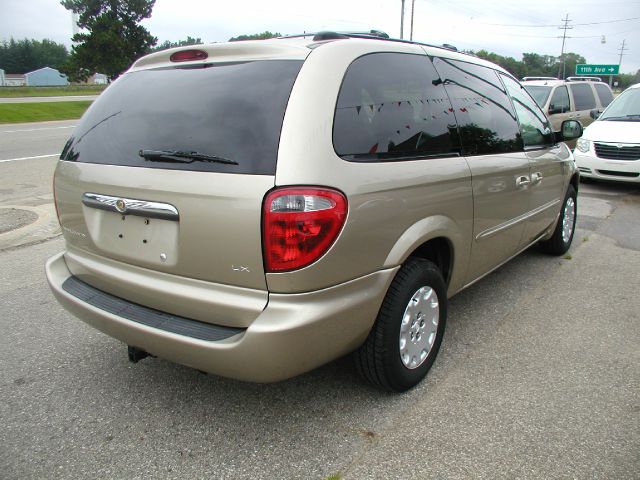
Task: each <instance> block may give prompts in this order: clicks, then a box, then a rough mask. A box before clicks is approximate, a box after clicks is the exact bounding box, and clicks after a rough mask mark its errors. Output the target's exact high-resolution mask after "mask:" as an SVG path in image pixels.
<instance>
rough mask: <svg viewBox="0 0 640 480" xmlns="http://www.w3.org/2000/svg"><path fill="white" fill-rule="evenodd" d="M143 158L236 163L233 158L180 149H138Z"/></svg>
mask: <svg viewBox="0 0 640 480" xmlns="http://www.w3.org/2000/svg"><path fill="white" fill-rule="evenodd" d="M138 155H140V156H141V157H142V158H144V159H145V160H149V161H154V160H160V161H162V160H164V161H169V162H179V163H191V162H194V161H201V162H215V163H225V164H227V165H238V162H236V161H235V160H230V159H228V158H224V157H220V156H218V155H207V154H206V153H198V152H185V151H182V150H177V151H171V150H140V151H139V152H138Z"/></svg>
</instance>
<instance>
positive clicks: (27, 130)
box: [0, 125, 75, 133]
mask: <svg viewBox="0 0 640 480" xmlns="http://www.w3.org/2000/svg"><path fill="white" fill-rule="evenodd" d="M62 128H75V125H69V126H64V127H44V128H26V129H21V130H0V133H18V132H38V131H40V130H60V129H62Z"/></svg>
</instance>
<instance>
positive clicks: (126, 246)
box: [83, 205, 180, 266]
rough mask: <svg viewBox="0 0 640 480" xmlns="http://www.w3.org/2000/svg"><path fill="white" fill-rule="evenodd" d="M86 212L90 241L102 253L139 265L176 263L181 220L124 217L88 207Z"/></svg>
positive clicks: (85, 208) (171, 264) (85, 209)
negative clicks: (141, 263) (140, 263)
mask: <svg viewBox="0 0 640 480" xmlns="http://www.w3.org/2000/svg"><path fill="white" fill-rule="evenodd" d="M83 211H84V217H85V221H86V223H87V230H88V231H89V235H90V236H91V240H92V241H93V243H94V244H95V246H96V248H98V249H99V250H101V251H102V252H104V253H106V254H109V255H112V256H114V257H120V258H122V259H123V260H133V261H135V262H136V263H138V262H143V263H146V264H151V265H165V266H174V265H176V264H177V262H178V233H179V228H180V223H179V221H177V220H164V219H161V218H154V217H145V216H140V215H124V214H121V213H118V212H112V211H107V210H102V209H97V208H91V207H87V206H86V205H83Z"/></svg>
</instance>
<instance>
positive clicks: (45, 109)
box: [0, 101, 92, 123]
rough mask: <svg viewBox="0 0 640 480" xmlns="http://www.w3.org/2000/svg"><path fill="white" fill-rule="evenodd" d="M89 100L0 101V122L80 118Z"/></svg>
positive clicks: (89, 103) (87, 106)
mask: <svg viewBox="0 0 640 480" xmlns="http://www.w3.org/2000/svg"><path fill="white" fill-rule="evenodd" d="M91 103H92V102H90V101H71V102H37V103H0V123H26V122H46V121H50V120H71V119H74V118H80V117H81V116H82V114H83V113H84V112H85V110H86V109H87V108H89V105H91Z"/></svg>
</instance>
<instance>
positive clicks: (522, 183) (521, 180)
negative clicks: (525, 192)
mask: <svg viewBox="0 0 640 480" xmlns="http://www.w3.org/2000/svg"><path fill="white" fill-rule="evenodd" d="M529 184H531V180H530V179H529V177H527V176H525V175H523V176H521V177H518V178H516V187H517V188H522V187H526V186H527V185H529Z"/></svg>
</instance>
